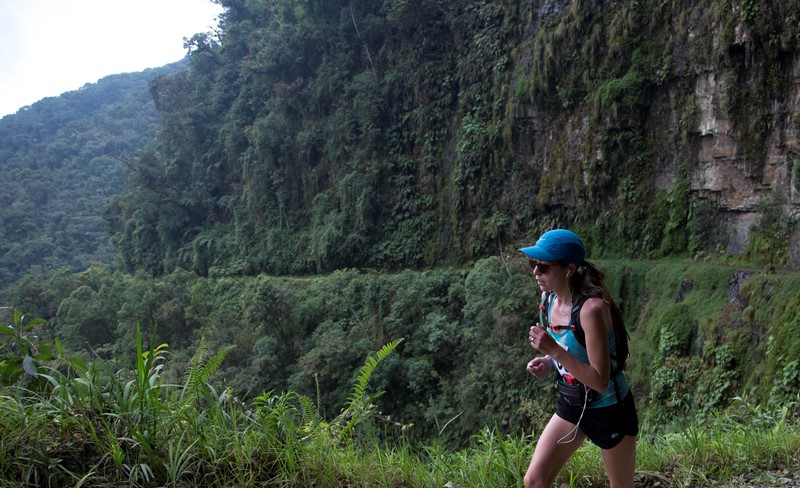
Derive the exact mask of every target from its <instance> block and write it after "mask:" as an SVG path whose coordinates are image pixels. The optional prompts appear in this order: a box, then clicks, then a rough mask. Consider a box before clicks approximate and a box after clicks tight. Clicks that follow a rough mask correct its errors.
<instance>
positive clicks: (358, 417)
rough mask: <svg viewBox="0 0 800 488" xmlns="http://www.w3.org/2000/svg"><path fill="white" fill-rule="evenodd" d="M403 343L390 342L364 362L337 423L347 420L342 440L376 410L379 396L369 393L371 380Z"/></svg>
mask: <svg viewBox="0 0 800 488" xmlns="http://www.w3.org/2000/svg"><path fill="white" fill-rule="evenodd" d="M401 342H403V339H402V338H401V339H395V340H393V341H392V342H389V343H388V344H386V345H384V346H383V347H382V348H380V350H378V352H377V353H375V357H372V356H370V357H368V358H367V360H366V361H365V362H364V366H362V367H361V370H360V371H359V372H358V378H357V379H356V383H355V384H354V385H353V392H352V393H351V394H350V397H349V398H348V400H347V407H346V408H345V409H344V411H343V412H342V413H341V414H339V416H338V417H337V423H339V424H342V423H344V421H345V420H346V423H345V425H344V427H343V428H342V431H341V433H340V434H339V438H340V439H344V438H345V437H346V436H348V435H349V434H350V432H351V431H352V430H353V428H354V427H355V426H356V425H358V424H359V423H360V422H362V421H363V420H364V419H366V418H368V417H369V416H371V415H372V413H373V410H374V405H372V399H373V398H374V397H375V396H378V395H369V394H368V393H367V386H368V385H369V379H370V377H371V376H372V372H373V371H375V368H376V367H377V366H378V364H379V363H380V362H381V361H383V360H384V359H385V358H386V357H387V356H388V355H389V354H391V353H392V352H393V351H394V350H395V348H397V346H398V345H399V344H400V343H401Z"/></svg>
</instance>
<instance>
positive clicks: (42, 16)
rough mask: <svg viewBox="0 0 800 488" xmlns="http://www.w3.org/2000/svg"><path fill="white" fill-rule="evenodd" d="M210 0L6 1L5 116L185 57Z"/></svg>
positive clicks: (2, 45) (213, 10)
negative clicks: (114, 76)
mask: <svg viewBox="0 0 800 488" xmlns="http://www.w3.org/2000/svg"><path fill="white" fill-rule="evenodd" d="M221 12H222V9H221V7H220V6H219V5H215V4H213V3H211V1H210V0H0V32H2V42H0V117H2V116H4V115H7V114H10V113H14V112H16V111H17V110H18V109H20V108H22V107H24V106H27V105H31V104H33V103H34V102H36V101H38V100H41V99H42V98H45V97H51V96H58V95H60V94H62V93H64V92H67V91H72V90H77V89H78V88H80V87H82V86H83V85H85V84H86V83H94V82H96V81H97V80H98V79H100V78H102V77H104V76H108V75H112V74H117V73H130V72H136V71H142V70H144V69H147V68H156V67H159V66H164V65H165V64H169V63H172V62H175V61H178V60H180V59H182V58H183V56H184V55H185V54H186V52H185V51H184V49H183V38H184V37H191V36H192V35H193V34H195V33H198V32H207V31H210V30H212V27H214V26H216V22H217V21H216V19H217V17H218V16H219V14H220V13H221Z"/></svg>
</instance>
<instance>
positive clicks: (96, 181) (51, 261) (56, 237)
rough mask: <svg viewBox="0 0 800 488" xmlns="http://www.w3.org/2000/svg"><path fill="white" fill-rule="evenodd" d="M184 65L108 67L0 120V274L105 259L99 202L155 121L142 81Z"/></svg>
mask: <svg viewBox="0 0 800 488" xmlns="http://www.w3.org/2000/svg"><path fill="white" fill-rule="evenodd" d="M185 68H186V62H185V61H182V62H179V63H174V64H171V65H168V66H164V67H161V68H157V69H149V70H145V71H143V72H140V73H128V74H119V75H113V76H108V77H105V78H102V79H101V80H99V81H97V83H89V84H86V85H84V86H83V87H82V88H81V89H79V90H75V91H71V92H67V93H64V94H62V95H61V96H59V97H50V98H46V99H43V100H40V101H38V102H36V103H34V104H32V105H30V106H28V107H23V108H21V109H20V110H18V111H17V113H15V114H12V115H7V116H5V117H3V118H2V120H0V171H2V173H3V191H2V192H0V283H3V284H4V285H5V284H9V283H12V282H14V281H16V280H17V279H19V278H21V277H23V276H24V275H26V274H31V275H35V276H38V277H40V278H41V277H45V276H47V274H48V273H50V272H51V271H53V270H55V269H57V268H60V267H67V268H69V269H71V270H72V271H81V270H84V269H86V268H87V267H88V266H89V265H90V264H92V263H93V262H103V263H108V264H111V263H113V261H114V255H115V252H114V248H113V246H112V245H111V241H110V239H109V235H108V226H107V224H106V222H105V221H104V220H103V216H102V211H103V207H104V206H105V205H107V204H108V201H109V198H110V197H111V196H113V195H117V194H119V193H121V192H122V190H123V187H124V183H125V172H124V171H123V168H124V164H125V162H126V161H127V162H130V161H132V159H133V158H134V156H135V155H136V154H138V153H139V152H140V151H141V150H142V149H143V148H145V147H147V146H148V145H149V144H152V142H153V138H154V137H155V134H156V130H157V129H158V124H159V120H160V117H159V114H158V112H157V111H156V108H155V104H154V103H153V99H152V97H151V96H150V93H149V91H148V82H149V80H151V79H153V78H154V77H156V76H163V75H167V74H171V73H174V72H175V71H178V70H180V69H185Z"/></svg>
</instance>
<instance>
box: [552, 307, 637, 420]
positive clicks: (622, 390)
mask: <svg viewBox="0 0 800 488" xmlns="http://www.w3.org/2000/svg"><path fill="white" fill-rule="evenodd" d="M555 296H556V295H555V293H553V297H555ZM553 302H554V300H552V299H551V300H550V303H548V305H547V322H548V323H551V322H550V309H551V308H552V307H553ZM579 313H580V312H579ZM557 325H561V324H557ZM566 325H568V326H571V325H574V324H572V317H571V316H570V323H569V324H566ZM547 332H548V333H549V334H550V335H551V336H552V337H553V339H555V341H556V342H557V343H558V345H559V346H561V347H562V348H564V349H565V350H566V351H568V352H569V353H570V354H572V355H573V356H575V357H576V358H578V360H579V361H581V362H582V363H584V364H587V365H588V364H590V363H589V353H588V351H587V350H586V347H585V346H583V345H582V344H581V343H580V342H578V338H577V337H575V332H573V330H572V328H571V327H564V328H563V329H561V331H557V330H554V329H553V327H548V328H547ZM608 352H609V353H610V354H611V357H612V359H611V371H614V369H616V366H617V362H616V361H615V360H614V359H613V357H614V356H616V354H617V342H616V339H615V337H614V328H613V327H612V328H611V330H609V331H608ZM554 364H555V367H556V370H557V371H558V374H559V375H560V378H559V379H558V381H565V379H564V378H565V377H566V378H572V377H573V376H572V375H571V374H570V373H569V371H567V370H566V368H564V366H563V365H562V364H561V363H559V362H558V361H554ZM629 389H630V387H629V386H628V380H627V379H626V378H625V375H624V374H623V372H622V371H620V372H618V373H617V374H616V384H615V378H613V377H612V378H609V380H608V388H606V391H604V392H603V393H600V394H598V396H597V398H595V400H594V401H593V402H592V403H590V404H589V405H588V407H587V408H598V407H607V406H609V405H613V404H615V403H617V390H619V398H620V399H622V398H625V395H627V394H628V391H629Z"/></svg>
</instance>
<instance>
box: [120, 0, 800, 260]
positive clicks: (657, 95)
mask: <svg viewBox="0 0 800 488" xmlns="http://www.w3.org/2000/svg"><path fill="white" fill-rule="evenodd" d="M219 3H220V4H222V5H223V6H224V8H225V12H224V15H222V20H221V22H220V25H219V32H218V37H213V36H209V35H197V36H195V37H194V38H193V39H192V40H191V42H190V50H191V69H190V70H189V71H188V72H185V73H180V74H178V75H176V76H173V77H171V78H170V77H168V78H161V79H159V80H158V81H157V82H155V84H154V86H153V88H152V91H153V94H154V97H155V101H156V106H157V107H158V108H159V110H160V112H161V114H162V116H163V119H164V122H163V126H162V128H161V131H160V134H159V145H158V147H157V148H156V150H154V151H152V152H150V153H147V154H144V155H142V156H141V157H140V158H139V159H138V162H137V167H136V169H135V173H134V174H133V178H132V180H131V182H130V186H129V187H128V190H127V191H126V193H125V194H124V195H122V196H120V197H119V198H116V199H115V200H114V203H113V204H112V206H111V207H110V209H109V211H108V214H107V217H108V218H109V221H110V222H111V224H112V226H113V235H114V242H115V244H116V246H117V249H118V252H119V258H120V265H121V266H122V269H124V270H126V271H129V272H133V271H137V270H144V271H146V272H148V273H150V274H153V275H158V274H162V273H168V272H171V271H173V270H175V269H178V268H183V269H188V270H192V271H194V272H196V273H199V274H201V275H207V274H217V275H225V274H233V275H239V274H258V273H263V272H266V273H270V274H298V273H303V274H305V273H316V272H328V271H331V270H334V269H339V268H343V267H350V266H357V267H371V268H375V269H400V268H406V267H424V266H435V265H442V264H448V263H451V264H452V263H458V262H468V261H470V260H473V259H476V258H480V257H484V256H487V255H492V254H498V253H500V252H501V251H502V252H505V251H507V250H508V249H513V247H512V246H513V245H515V244H518V243H519V242H523V241H530V239H531V238H532V237H534V236H535V235H536V234H537V233H538V232H539V231H540V230H541V229H545V228H550V227H553V226H556V225H562V226H570V227H573V228H576V229H577V230H579V231H581V234H582V235H584V236H585V237H586V240H587V241H588V242H589V244H590V246H591V247H592V248H593V253H594V254H595V255H600V254H602V255H617V256H637V257H650V258H657V257H662V256H672V255H696V254H698V253H709V252H710V253H713V254H719V253H723V254H724V253H742V252H744V253H746V254H748V255H750V256H752V257H753V258H754V259H756V260H758V261H761V262H764V263H765V264H767V265H770V266H777V267H782V266H785V265H787V264H788V265H791V266H793V267H796V265H797V261H798V257H797V255H796V254H797V253H796V252H795V253H792V252H791V250H792V249H795V248H797V246H790V242H794V241H796V234H793V231H792V229H793V227H792V226H793V222H794V219H795V218H796V215H797V212H798V192H797V189H798V185H800V180H798V174H800V173H799V172H800V165H798V164H797V163H796V162H797V161H798V160H800V157H798V154H800V146H798V139H797V124H798V121H799V120H798V113H800V106H798V100H800V97H798V96H797V95H798V89H800V83H798V74H797V73H798V70H799V69H800V68H799V67H798V66H799V65H798V59H799V58H798V29H799V28H798V16H799V15H800V13H799V12H800V9H798V7H797V6H795V5H793V4H790V3H786V2H777V3H776V2H767V1H751V0H748V1H731V0H724V1H668V2H639V1H613V2H587V1H579V0H574V1H567V0H561V1H511V2H486V1H440V0H420V1H416V2H408V1H387V2H356V1H351V2H331V1H281V2H265V1H258V0H247V1H242V0H221V1H220V2H219ZM792 235H794V237H792Z"/></svg>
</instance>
